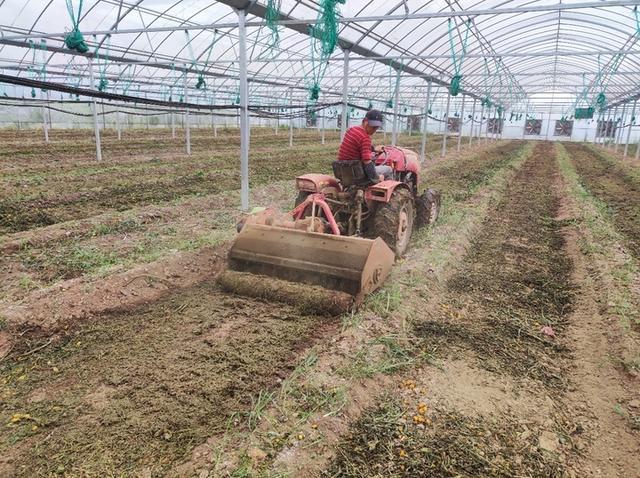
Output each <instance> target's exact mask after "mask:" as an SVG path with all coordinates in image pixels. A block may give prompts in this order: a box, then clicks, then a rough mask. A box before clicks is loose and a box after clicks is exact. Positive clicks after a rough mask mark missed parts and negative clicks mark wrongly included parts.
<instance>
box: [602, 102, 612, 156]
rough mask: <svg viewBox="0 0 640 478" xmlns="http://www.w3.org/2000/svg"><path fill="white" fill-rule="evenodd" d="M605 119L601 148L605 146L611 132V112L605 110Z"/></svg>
mask: <svg viewBox="0 0 640 478" xmlns="http://www.w3.org/2000/svg"><path fill="white" fill-rule="evenodd" d="M606 118H607V119H606V120H605V122H604V125H605V128H604V136H603V138H602V147H603V148H604V147H606V146H607V139H608V137H609V134H610V133H609V132H610V130H611V128H610V121H611V110H607V117H606Z"/></svg>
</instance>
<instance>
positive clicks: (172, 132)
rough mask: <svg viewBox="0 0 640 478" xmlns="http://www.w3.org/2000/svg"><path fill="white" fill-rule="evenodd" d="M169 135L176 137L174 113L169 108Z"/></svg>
mask: <svg viewBox="0 0 640 478" xmlns="http://www.w3.org/2000/svg"><path fill="white" fill-rule="evenodd" d="M171 137H172V138H173V139H176V115H175V113H174V112H173V108H171Z"/></svg>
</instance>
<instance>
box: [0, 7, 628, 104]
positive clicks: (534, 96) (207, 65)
mask: <svg viewBox="0 0 640 478" xmlns="http://www.w3.org/2000/svg"><path fill="white" fill-rule="evenodd" d="M79 2H80V0H73V2H72V3H73V6H74V8H75V9H76V10H77V8H78V6H79ZM266 4H267V0H262V1H248V0H224V1H217V2H216V1H212V0H128V1H122V0H84V3H83V8H82V14H81V17H80V22H79V29H80V31H82V33H83V34H84V37H85V40H86V42H87V43H88V45H89V48H90V49H89V53H88V54H87V55H81V54H79V53H77V52H75V51H73V50H70V49H68V48H67V47H66V46H65V44H64V38H63V37H64V34H65V32H68V31H69V30H71V28H72V23H71V20H70V17H69V13H68V11H67V6H66V3H65V0H0V73H2V74H5V75H11V76H16V77H25V78H36V79H39V80H44V81H47V82H51V83H58V84H65V85H70V86H77V87H82V88H91V81H90V75H89V59H88V57H91V56H93V57H94V58H93V72H94V74H95V76H96V78H103V79H105V80H106V82H107V83H106V90H107V91H111V92H117V93H126V94H128V95H132V96H138V97H148V98H159V99H164V100H170V101H178V98H182V97H183V96H184V95H185V94H186V95H187V96H188V98H189V101H190V102H198V103H206V104H214V103H215V104H232V103H233V102H234V101H235V98H236V96H237V91H238V71H239V62H238V40H239V39H238V33H239V30H238V15H237V12H236V10H235V8H242V9H246V11H247V17H246V21H247V27H246V41H247V43H246V44H247V57H248V75H249V90H250V99H249V103H250V104H257V105H260V104H264V105H272V104H282V103H285V102H286V101H291V99H292V100H293V101H306V100H307V99H308V96H309V88H310V86H311V82H312V77H313V74H312V71H313V68H314V67H316V68H317V67H318V61H317V54H316V53H314V48H313V46H312V41H311V39H310V37H309V35H308V31H309V25H310V24H313V22H314V21H315V19H316V18H317V16H318V11H319V9H320V3H319V2H318V1H314V0H280V1H275V2H274V4H275V5H276V6H278V7H279V13H280V15H279V22H278V23H279V25H278V31H279V41H278V43H277V45H276V46H275V47H274V45H273V39H274V37H273V35H272V32H271V30H269V29H268V28H267V27H266V26H265V25H264V18H263V17H264V14H265V7H266ZM637 4H640V1H591V2H587V1H580V0H571V1H569V0H565V1H562V2H561V3H558V1H557V0H540V1H538V0H513V1H509V0H504V1H500V0H492V1H475V0H468V1H466V0H465V1H463V0H460V1H445V0H431V1H418V0H406V1H402V0H390V1H389V0H370V1H359V0H358V1H356V0H346V2H345V3H344V4H339V3H338V10H339V12H340V19H339V23H338V34H339V41H338V44H339V46H338V47H337V48H336V49H335V51H334V52H333V54H332V55H331V56H330V57H329V59H328V60H327V66H326V70H325V71H324V75H322V77H321V81H320V99H319V100H320V101H321V102H335V101H339V100H341V98H342V91H343V71H344V56H345V55H344V49H346V48H348V49H350V50H351V52H350V55H349V69H348V84H347V92H348V96H349V101H351V102H355V103H357V102H359V103H362V104H363V105H366V104H367V103H371V104H372V105H373V106H375V107H377V106H380V105H384V104H385V103H386V102H387V101H388V100H389V99H391V98H392V97H393V95H394V91H395V88H396V78H397V74H398V72H399V74H400V81H399V98H400V102H401V104H403V105H405V108H407V107H408V108H416V109H417V110H420V109H422V108H424V107H425V104H426V94H427V88H428V85H429V82H431V83H432V89H431V102H432V104H435V105H436V106H437V105H438V104H442V102H444V101H445V99H446V97H447V85H449V84H450V82H451V80H452V78H453V77H454V75H455V74H456V69H455V67H454V61H453V59H452V56H453V57H454V58H456V60H457V61H460V56H461V52H462V49H463V45H464V44H465V43H466V54H465V55H464V59H463V61H462V64H461V67H460V70H459V74H460V75H461V77H462V80H461V93H460V94H459V95H458V96H456V97H455V98H454V99H453V101H454V102H458V103H459V102H460V101H462V98H463V96H464V97H466V101H472V99H471V98H475V99H478V100H481V99H483V98H487V99H490V100H491V103H492V104H494V105H501V106H503V107H504V108H505V109H510V110H511V111H524V110H526V111H536V110H537V111H550V109H551V110H553V111H554V112H567V113H568V112H570V111H571V112H572V110H573V108H574V107H575V106H589V105H594V104H595V100H596V97H597V95H598V94H599V93H604V94H605V95H606V99H607V105H609V106H614V105H617V104H619V103H622V102H628V101H630V100H633V99H635V98H637V97H638V96H639V95H640V46H639V45H638V40H639V39H640V24H639V23H638V20H637V16H636V12H635V11H634V7H635V6H636V5H637ZM296 20H301V21H296ZM303 20H307V22H304V21H303ZM185 29H186V30H187V32H188V33H187V32H185ZM465 38H466V42H465ZM452 46H453V48H452ZM96 55H97V56H96ZM185 70H186V73H185ZM185 74H186V78H185ZM200 75H201V76H202V77H203V79H204V80H205V82H206V86H204V87H203V86H202V85H201V87H200V88H196V84H197V83H198V76H200ZM97 81H98V80H96V82H97ZM185 84H186V91H185ZM0 88H2V84H0ZM4 88H5V93H6V92H7V91H8V87H6V86H5V87H4ZM11 91H13V90H11ZM0 93H2V90H1V89H0ZM22 94H24V92H23V93H22ZM469 95H470V96H469Z"/></svg>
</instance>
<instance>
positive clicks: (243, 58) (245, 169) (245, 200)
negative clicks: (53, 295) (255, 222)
mask: <svg viewBox="0 0 640 478" xmlns="http://www.w3.org/2000/svg"><path fill="white" fill-rule="evenodd" d="M246 18H247V12H246V10H238V49H239V57H240V58H239V61H240V65H239V70H240V113H241V114H240V205H241V206H240V207H241V208H242V210H243V211H247V210H249V138H250V136H249V128H250V127H251V125H250V124H249V83H248V81H247V29H246V26H245V21H246Z"/></svg>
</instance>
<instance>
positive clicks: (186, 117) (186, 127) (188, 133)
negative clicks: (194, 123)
mask: <svg viewBox="0 0 640 478" xmlns="http://www.w3.org/2000/svg"><path fill="white" fill-rule="evenodd" d="M184 68H185V71H184V102H185V105H186V104H188V103H189V88H188V86H187V65H184ZM184 134H185V140H186V146H187V156H191V129H190V128H189V108H187V107H185V110H184Z"/></svg>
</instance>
